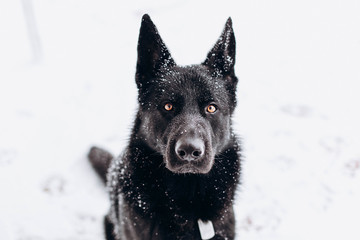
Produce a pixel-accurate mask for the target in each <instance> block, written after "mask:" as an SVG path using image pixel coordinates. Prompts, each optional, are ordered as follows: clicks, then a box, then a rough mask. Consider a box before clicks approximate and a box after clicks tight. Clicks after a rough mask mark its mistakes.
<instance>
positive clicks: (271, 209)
mask: <svg viewBox="0 0 360 240" xmlns="http://www.w3.org/2000/svg"><path fill="white" fill-rule="evenodd" d="M24 1H26V0H24ZM24 1H1V2H0V114H1V115H0V239H9V240H15V239H19V240H20V239H22V240H45V239H46V240H81V239H86V240H92V239H93V240H95V239H103V238H102V217H103V215H104V214H105V213H106V211H107V210H108V205H109V201H108V196H107V193H106V191H105V188H104V187H103V185H102V183H101V181H100V179H98V178H97V177H96V175H95V173H94V172H93V171H92V169H91V167H90V166H89V164H88V163H87V159H86V154H87V151H88V149H89V148H90V146H92V145H93V144H96V145H100V146H103V147H105V148H107V149H109V150H110V151H112V152H113V153H114V154H119V153H120V152H121V150H122V148H123V147H124V146H125V143H126V141H127V139H128V134H129V129H130V127H131V124H132V121H133V119H134V114H135V111H136V94H137V90H136V84H135V79H134V75H135V64H136V45H137V38H138V31H139V28H140V21H141V16H142V14H144V13H149V14H150V16H151V17H152V20H153V21H154V22H155V24H156V25H157V27H158V29H159V32H160V34H161V36H162V38H163V40H164V42H165V44H166V45H167V46H168V48H169V49H170V51H171V54H172V56H173V57H174V59H175V61H176V62H177V63H179V64H194V63H200V62H202V61H203V60H205V57H206V54H207V52H208V51H209V50H210V49H211V47H212V46H213V44H215V42H216V40H217V38H218V37H219V36H220V33H221V31H222V29H223V26H224V24H225V22H226V19H227V18H228V17H229V16H231V17H232V20H233V26H234V31H235V34H236V40H237V58H236V73H237V75H238V77H239V80H240V81H239V85H238V100H239V105H238V108H237V111H236V115H235V117H234V123H235V128H236V130H237V132H238V133H239V134H240V135H241V136H242V139H243V146H244V151H243V154H244V159H245V160H244V164H243V175H242V181H243V184H242V186H241V188H240V191H239V192H238V195H237V197H238V198H237V201H236V217H237V230H238V231H237V235H238V239H242V240H253V239H254V240H255V239H256V240H261V239H264V240H272V239H274V240H275V239H276V240H282V239H284V240H288V239H296V240H297V239H299V240H304V239H334V240H335V239H346V240H355V239H360V228H359V222H360V204H359V203H360V147H359V145H360V124H359V122H360V107H359V103H360V94H359V89H360V14H359V12H360V2H359V1H357V0H327V1H325V0H303V1H285V0H274V1H265V0H257V1H252V0H244V1H235V0H233V1H226V0H224V1H221V3H220V2H219V1H204V0H203V1H179V0H177V1H165V0H160V1H151V2H150V1H144V0H143V1H140V0H137V1H130V2H121V1H115V0H109V1H100V0H87V1H80V0H77V1H74V0H61V1H60V0H51V1H45V0H32V1H31V2H32V4H33V9H34V16H35V20H36V26H37V32H38V34H39V40H40V43H41V47H42V49H41V52H42V57H41V58H40V60H39V59H37V58H36V59H35V58H34V55H33V52H32V48H31V46H32V45H31V42H30V41H29V35H28V29H27V26H28V25H27V24H26V22H25V19H24V13H23V7H22V4H23V2H24ZM28 1H30V0H28ZM35 60H37V61H35Z"/></svg>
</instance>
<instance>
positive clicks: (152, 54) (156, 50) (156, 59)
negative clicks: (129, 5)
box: [136, 14, 176, 89]
mask: <svg viewBox="0 0 360 240" xmlns="http://www.w3.org/2000/svg"><path fill="white" fill-rule="evenodd" d="M175 65H176V64H175V62H174V60H173V59H172V57H171V55H170V52H169V50H168V49H167V47H166V46H165V44H164V42H163V41H162V39H161V37H160V35H159V33H158V31H157V29H156V26H155V25H154V23H153V22H152V21H151V19H150V17H149V15H147V14H145V15H144V16H143V17H142V21H141V27H140V34H139V41H138V59H137V66H136V83H137V86H138V88H139V89H141V88H143V87H146V85H148V84H149V83H150V80H151V79H152V78H154V77H155V76H156V75H157V73H159V71H160V70H161V69H164V68H167V67H172V66H175Z"/></svg>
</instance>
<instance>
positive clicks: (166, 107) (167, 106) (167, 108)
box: [164, 103, 173, 111]
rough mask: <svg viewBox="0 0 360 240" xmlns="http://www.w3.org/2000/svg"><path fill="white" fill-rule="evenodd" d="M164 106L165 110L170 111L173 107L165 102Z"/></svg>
mask: <svg viewBox="0 0 360 240" xmlns="http://www.w3.org/2000/svg"><path fill="white" fill-rule="evenodd" d="M164 108H165V110H166V111H171V110H172V109H173V105H172V104H171V103H167V104H165V106H164Z"/></svg>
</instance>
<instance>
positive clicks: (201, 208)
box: [120, 139, 240, 223]
mask: <svg viewBox="0 0 360 240" xmlns="http://www.w3.org/2000/svg"><path fill="white" fill-rule="evenodd" d="M127 153H128V154H127V155H126V156H125V158H124V162H123V164H124V166H125V167H126V168H131V169H132V170H133V174H132V175H126V174H124V175H122V176H121V178H122V179H121V181H120V188H121V189H123V192H124V199H125V201H127V202H128V204H130V205H132V206H133V207H134V208H135V209H136V211H137V212H138V213H139V214H140V215H142V216H146V215H148V216H152V214H153V213H154V212H158V209H159V208H161V209H162V210H164V211H163V212H164V214H170V215H172V216H178V219H177V221H179V223H181V222H183V221H184V222H186V221H187V220H188V219H192V220H197V219H199V218H201V219H203V220H211V219H214V218H217V217H220V216H221V215H222V214H223V211H226V210H227V208H228V207H229V206H231V202H232V200H233V198H234V194H235V190H236V189H235V188H236V184H237V183H238V181H239V173H240V163H239V161H238V158H239V148H238V147H237V144H236V142H235V139H234V143H233V144H231V147H230V148H228V149H226V150H225V151H223V152H222V153H221V154H219V155H218V156H219V157H215V164H214V166H213V168H212V170H211V171H210V172H209V173H208V174H186V175H185V174H182V175H180V174H175V173H172V172H171V171H169V170H168V169H167V168H166V167H165V166H164V164H163V156H162V155H160V154H158V153H156V152H155V151H153V150H152V149H151V148H149V147H147V145H146V144H144V142H142V141H141V140H140V141H139V140H137V141H134V142H132V143H130V145H129V148H128V151H127ZM130 153H132V155H130ZM149 156H151V158H149ZM220 156H221V157H220ZM127 189H133V191H132V192H131V193H130V194H129V193H128V192H127ZM125 193H126V194H125ZM150 199H151V200H150ZM149 200H150V201H149ZM150 204H153V205H150ZM155 204H156V205H155Z"/></svg>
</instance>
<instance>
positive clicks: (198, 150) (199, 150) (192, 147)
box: [175, 137, 205, 161]
mask: <svg viewBox="0 0 360 240" xmlns="http://www.w3.org/2000/svg"><path fill="white" fill-rule="evenodd" d="M204 150H205V145H204V141H203V140H201V139H200V138H188V137H187V138H181V139H179V140H178V141H177V142H176V144H175V152H176V155H177V156H178V157H179V158H180V159H182V160H187V161H194V160H197V159H199V158H201V157H202V156H203V155H204Z"/></svg>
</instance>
